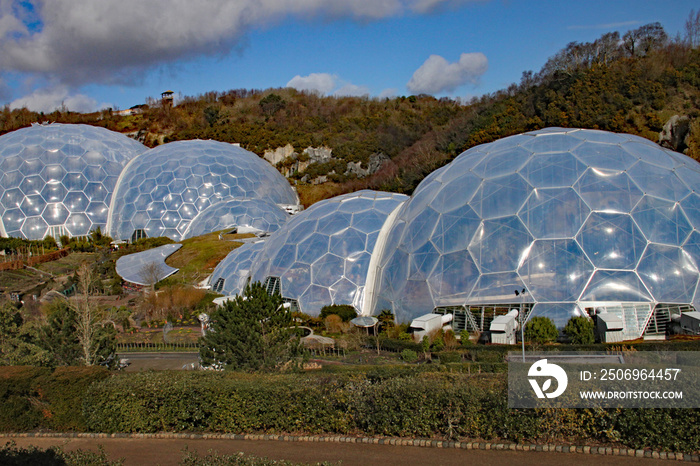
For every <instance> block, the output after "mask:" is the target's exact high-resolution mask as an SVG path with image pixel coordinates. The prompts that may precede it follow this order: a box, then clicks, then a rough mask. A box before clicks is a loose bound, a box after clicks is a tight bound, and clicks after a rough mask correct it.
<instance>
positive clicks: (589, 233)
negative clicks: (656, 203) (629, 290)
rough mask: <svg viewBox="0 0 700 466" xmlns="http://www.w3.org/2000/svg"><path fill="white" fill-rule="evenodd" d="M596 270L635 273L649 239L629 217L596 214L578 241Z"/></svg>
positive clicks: (585, 226) (587, 222) (586, 224)
mask: <svg viewBox="0 0 700 466" xmlns="http://www.w3.org/2000/svg"><path fill="white" fill-rule="evenodd" d="M576 239H577V240H578V242H579V244H580V245H581V247H582V248H583V250H584V252H585V253H586V255H587V256H588V258H589V259H590V260H591V261H593V264H594V265H595V266H596V267H601V268H606V269H630V270H632V269H634V268H635V267H636V266H637V262H638V261H639V258H640V257H642V253H643V252H644V248H645V247H646V244H647V242H646V239H645V238H644V236H643V235H642V232H641V231H639V228H637V225H636V224H635V222H634V221H633V220H632V217H630V216H629V215H627V214H609V213H604V212H593V213H592V214H591V215H590V217H589V218H588V220H586V223H585V224H584V226H583V228H582V229H581V232H580V233H579V235H578V236H577V237H576Z"/></svg>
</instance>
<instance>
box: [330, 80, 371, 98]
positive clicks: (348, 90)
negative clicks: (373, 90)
mask: <svg viewBox="0 0 700 466" xmlns="http://www.w3.org/2000/svg"><path fill="white" fill-rule="evenodd" d="M333 94H334V95H336V96H338V97H363V96H368V95H369V88H368V87H367V86H358V85H356V84H350V83H348V84H345V85H343V86H342V87H340V88H339V89H337V90H336V91H335V92H334V93H333Z"/></svg>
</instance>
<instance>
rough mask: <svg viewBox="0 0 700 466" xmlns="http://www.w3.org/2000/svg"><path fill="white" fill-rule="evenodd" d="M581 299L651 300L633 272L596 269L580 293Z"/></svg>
mask: <svg viewBox="0 0 700 466" xmlns="http://www.w3.org/2000/svg"><path fill="white" fill-rule="evenodd" d="M581 301H631V302H637V301H653V299H652V297H651V294H650V293H649V291H648V290H647V289H646V287H645V286H644V284H643V283H642V281H641V280H640V279H639V277H638V276H637V274H636V273H634V272H624V271H619V270H596V271H595V273H593V277H592V278H591V281H590V283H588V285H587V286H586V289H585V290H584V291H583V294H582V295H581Z"/></svg>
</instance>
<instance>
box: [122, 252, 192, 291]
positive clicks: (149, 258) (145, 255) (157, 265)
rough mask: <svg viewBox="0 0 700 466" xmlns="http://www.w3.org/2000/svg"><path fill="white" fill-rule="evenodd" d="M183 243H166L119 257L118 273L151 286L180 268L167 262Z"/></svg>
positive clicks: (124, 277)
mask: <svg viewBox="0 0 700 466" xmlns="http://www.w3.org/2000/svg"><path fill="white" fill-rule="evenodd" d="M181 247H182V244H166V245H164V246H159V247H157V248H153V249H148V250H146V251H142V252H137V253H134V254H128V255H126V256H122V257H120V258H119V259H117V264H116V269H117V274H119V276H120V277H122V278H123V279H124V280H126V281H127V282H131V283H135V284H137V285H144V286H151V285H155V284H156V283H158V282H159V281H161V280H163V279H165V278H168V277H169V276H171V275H172V274H174V273H176V272H177V271H178V270H179V269H176V268H174V267H170V266H169V265H167V264H166V263H165V259H167V258H168V257H169V256H170V255H172V254H173V253H174V252H175V251H177V250H178V249H180V248H181Z"/></svg>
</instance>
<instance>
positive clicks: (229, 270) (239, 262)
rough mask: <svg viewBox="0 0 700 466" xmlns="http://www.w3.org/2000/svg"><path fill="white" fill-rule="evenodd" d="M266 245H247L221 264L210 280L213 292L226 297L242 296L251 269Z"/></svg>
mask: <svg viewBox="0 0 700 466" xmlns="http://www.w3.org/2000/svg"><path fill="white" fill-rule="evenodd" d="M264 245H265V243H264V242H263V241H258V242H257V243H245V244H244V245H243V246H240V247H238V248H236V249H234V250H233V251H231V252H230V253H228V255H227V256H226V257H225V258H224V260H222V261H221V262H219V264H218V265H217V266H216V268H215V269H214V272H213V273H212V274H211V277H210V278H209V284H210V285H211V289H212V291H215V292H216V293H221V294H223V295H226V296H233V295H237V294H241V293H242V292H243V290H244V289H245V286H246V284H247V283H248V277H249V276H250V268H251V266H252V265H253V262H254V261H255V259H256V258H257V256H258V253H260V251H262V248H263V246H264Z"/></svg>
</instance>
